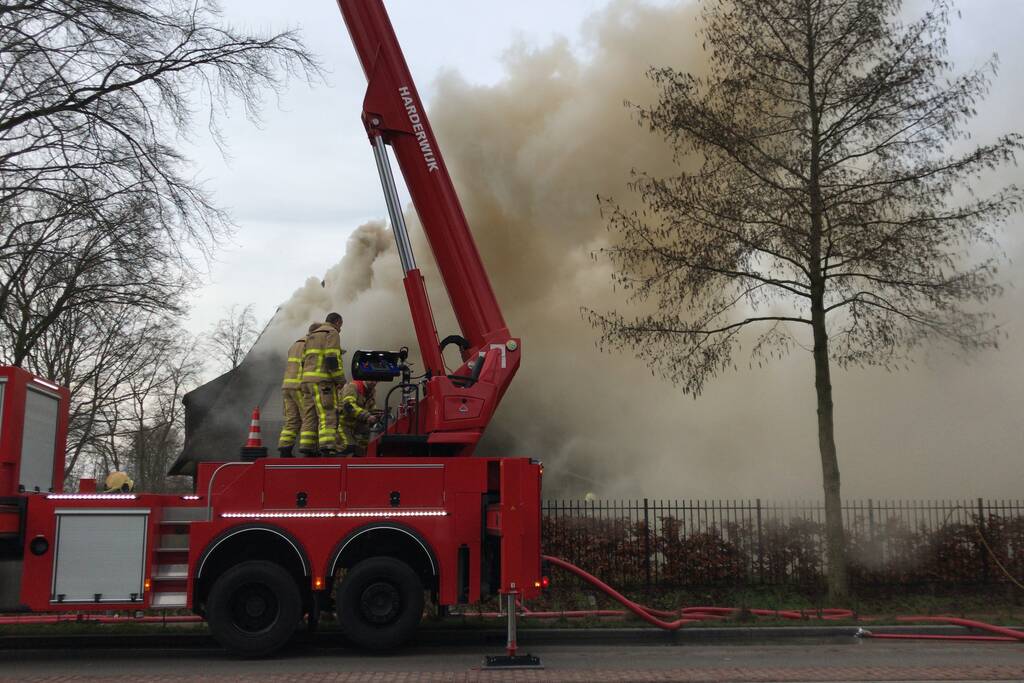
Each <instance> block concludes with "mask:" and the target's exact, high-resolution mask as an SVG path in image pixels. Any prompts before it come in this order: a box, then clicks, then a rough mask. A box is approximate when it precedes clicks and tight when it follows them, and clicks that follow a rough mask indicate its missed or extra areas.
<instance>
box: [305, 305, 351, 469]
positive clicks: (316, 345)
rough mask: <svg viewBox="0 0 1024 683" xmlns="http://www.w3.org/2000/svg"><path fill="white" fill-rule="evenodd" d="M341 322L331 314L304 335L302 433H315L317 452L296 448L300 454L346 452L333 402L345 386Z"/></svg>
mask: <svg viewBox="0 0 1024 683" xmlns="http://www.w3.org/2000/svg"><path fill="white" fill-rule="evenodd" d="M341 324H342V319H341V315H339V314H338V313H331V314H330V315H328V316H327V321H326V322H325V323H323V324H322V325H319V326H318V327H317V328H316V329H315V330H313V331H312V332H310V333H309V334H308V335H306V348H305V349H304V350H303V352H302V382H301V384H300V386H301V387H302V430H301V431H302V432H312V431H315V432H316V436H317V443H318V449H319V450H318V451H314V449H312V448H304V447H303V446H302V444H300V446H299V452H300V453H302V454H303V455H306V456H312V455H315V454H317V452H319V454H320V455H335V454H337V453H338V452H340V451H342V450H344V448H345V445H346V443H345V440H344V439H345V436H344V434H343V433H342V432H339V431H338V411H337V409H336V405H337V404H336V401H335V399H336V398H337V395H338V391H339V390H340V389H341V387H342V386H344V384H345V369H344V367H342V361H341V354H342V351H341V337H340V336H339V335H338V333H339V332H340V331H341Z"/></svg>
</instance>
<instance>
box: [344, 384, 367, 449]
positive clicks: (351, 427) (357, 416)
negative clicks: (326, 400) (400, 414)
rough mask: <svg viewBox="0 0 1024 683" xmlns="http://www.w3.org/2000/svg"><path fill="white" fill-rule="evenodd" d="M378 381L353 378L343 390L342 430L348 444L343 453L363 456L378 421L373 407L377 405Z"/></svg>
mask: <svg viewBox="0 0 1024 683" xmlns="http://www.w3.org/2000/svg"><path fill="white" fill-rule="evenodd" d="M376 388H377V383H376V382H362V381H359V380H353V381H351V382H349V383H348V384H346V385H345V387H344V388H343V389H342V390H341V398H340V400H339V401H338V413H339V415H340V416H339V422H340V430H341V431H342V432H343V433H344V435H345V441H346V442H347V443H348V446H347V447H346V448H345V451H344V453H343V455H356V456H362V455H365V454H366V444H368V443H369V442H370V427H372V426H373V425H375V424H376V423H377V416H376V415H374V413H373V409H374V408H375V407H376V405H377V398H376V396H375V389H376Z"/></svg>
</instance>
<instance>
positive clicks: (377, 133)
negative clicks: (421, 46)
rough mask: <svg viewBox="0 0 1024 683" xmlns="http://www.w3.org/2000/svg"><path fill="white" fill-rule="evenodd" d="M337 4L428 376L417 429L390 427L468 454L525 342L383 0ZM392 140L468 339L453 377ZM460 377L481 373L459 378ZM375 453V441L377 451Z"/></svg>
mask: <svg viewBox="0 0 1024 683" xmlns="http://www.w3.org/2000/svg"><path fill="white" fill-rule="evenodd" d="M338 6H339V7H340V8H341V14H342V16H343V17H344V19H345V24H346V25H347V26H348V30H349V35H350V36H351V37H352V43H353V45H354V46H355V49H356V53H357V54H358V56H359V61H360V62H361V63H362V66H363V72H364V73H365V74H366V78H367V81H368V87H367V91H366V97H365V99H364V101H363V115H362V116H363V124H364V125H365V127H366V131H367V133H368V135H369V137H370V142H371V144H372V145H373V146H374V150H375V153H376V154H377V165H378V170H379V171H380V173H381V180H382V183H383V185H384V193H385V197H386V199H387V201H388V207H389V211H390V213H391V223H392V229H393V230H394V231H395V238H396V241H397V242H398V251H399V256H400V258H401V259H402V266H403V270H404V271H405V289H406V294H407V295H408V298H409V308H410V310H411V312H412V319H413V325H414V327H415V330H416V337H417V341H418V343H419V347H420V353H421V357H422V358H423V362H424V364H425V366H426V370H427V371H428V372H429V373H430V375H431V377H430V379H429V380H428V382H427V386H426V393H425V396H424V397H423V399H422V400H421V401H420V403H419V408H418V410H416V411H415V413H411V414H410V417H409V418H408V420H411V421H412V422H413V423H414V424H413V425H412V426H414V427H415V429H409V427H410V425H409V424H408V420H407V423H406V424H404V425H403V424H398V425H395V427H394V428H393V429H392V430H389V432H392V433H394V432H401V431H415V432H417V433H418V434H421V435H424V436H425V437H426V440H427V441H428V442H429V443H431V444H449V445H450V446H449V449H450V450H451V451H452V452H454V453H456V454H460V455H469V454H471V453H472V451H473V447H474V446H475V444H476V442H477V441H478V440H479V438H480V435H481V434H482V432H483V430H484V429H485V428H486V426H487V423H488V422H489V421H490V418H491V416H492V415H493V414H494V410H495V409H496V408H497V405H498V402H499V401H500V400H501V397H502V396H503V395H504V393H505V390H506V389H507V388H508V385H509V383H510V382H511V381H512V377H513V376H514V375H515V372H516V370H517V369H518V367H519V356H520V344H519V340H518V339H513V338H512V337H511V336H510V334H509V331H508V327H507V326H506V324H505V319H504V318H503V316H502V314H501V308H500V307H499V306H498V302H497V299H495V297H494V291H493V289H492V288H491V283H490V280H489V279H488V277H487V272H486V271H485V270H484V267H483V263H482V262H481V261H480V254H479V252H478V251H477V248H476V244H475V243H474V241H473V236H472V234H471V233H470V230H469V225H468V223H467V222H466V217H465V214H463V212H462V205H461V204H460V203H459V198H458V196H457V195H456V193H455V188H454V186H453V185H452V181H451V177H450V176H449V175H448V169H447V167H446V166H445V163H444V158H443V157H442V155H441V149H440V147H439V146H438V144H437V140H436V139H435V137H434V132H433V130H432V129H431V127H430V122H429V121H428V119H427V114H426V111H425V110H424V107H423V103H422V102H421V100H420V97H419V93H418V92H417V91H416V85H415V83H413V80H412V76H411V75H410V73H409V68H408V66H407V65H406V63H405V57H404V56H403V55H402V50H401V48H400V47H399V44H398V39H397V38H396V37H395V32H394V29H393V28H392V26H391V21H390V20H389V19H388V15H387V11H386V10H385V9H384V4H383V2H382V1H381V0H338ZM385 145H390V146H391V148H392V149H393V150H394V155H395V158H396V159H397V161H398V166H399V169H400V170H401V172H402V175H403V176H404V178H405V181H406V185H407V186H408V188H409V193H410V194H411V195H412V201H413V205H414V206H415V207H416V212H417V214H418V215H419V218H420V222H421V223H422V224H423V230H424V232H425V233H426V237H427V240H428V242H429V243H430V247H431V250H432V252H433V254H434V258H435V260H436V261H437V266H438V270H439V271H440V273H441V278H442V280H443V281H444V286H445V289H446V290H447V291H448V296H449V298H450V300H451V304H452V308H453V309H454V311H455V317H456V320H457V321H458V324H459V327H460V329H461V331H462V336H463V338H464V339H465V340H466V342H468V344H467V345H466V348H464V349H463V352H462V359H463V361H464V363H463V365H462V366H461V367H460V368H459V369H458V370H456V371H455V373H454V374H455V376H457V377H456V379H455V380H452V379H451V378H449V377H448V376H447V375H446V372H445V368H444V361H443V359H442V357H441V349H440V345H439V341H438V336H437V329H436V326H435V323H434V318H433V313H432V312H431V309H430V302H429V300H428V298H427V293H426V287H425V286H424V283H423V277H422V276H421V275H420V272H419V269H418V268H416V264H415V260H414V257H413V255H412V249H411V246H410V243H409V240H408V235H407V233H406V232H405V224H404V220H403V218H402V215H401V207H400V206H399V204H398V199H397V193H396V192H395V190H394V185H393V181H392V180H391V171H390V166H389V162H388V158H387V153H386V149H385ZM476 364H482V366H479V367H478V366H477V365H476ZM458 376H461V377H466V378H471V377H475V379H474V380H460V379H458ZM412 415H415V417H412ZM374 443H375V442H374ZM374 454H375V452H374V449H373V444H372V443H371V453H370V455H374Z"/></svg>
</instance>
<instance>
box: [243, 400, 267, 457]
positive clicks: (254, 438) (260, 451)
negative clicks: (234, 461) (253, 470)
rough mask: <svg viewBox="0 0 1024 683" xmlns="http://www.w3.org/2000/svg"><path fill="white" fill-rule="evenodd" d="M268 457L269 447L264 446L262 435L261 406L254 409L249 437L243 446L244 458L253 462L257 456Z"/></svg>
mask: <svg viewBox="0 0 1024 683" xmlns="http://www.w3.org/2000/svg"><path fill="white" fill-rule="evenodd" d="M265 457H267V449H266V448H264V447H263V439H262V438H261V437H260V409H259V406H257V407H256V408H254V409H253V411H252V420H251V421H250V422H249V438H248V440H246V442H245V445H244V446H242V460H245V461H248V462H252V461H253V460H255V459H256V458H265Z"/></svg>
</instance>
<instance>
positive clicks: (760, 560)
mask: <svg viewBox="0 0 1024 683" xmlns="http://www.w3.org/2000/svg"><path fill="white" fill-rule="evenodd" d="M757 578H758V582H759V583H764V540H763V539H762V538H761V499H760V498H758V499H757Z"/></svg>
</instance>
